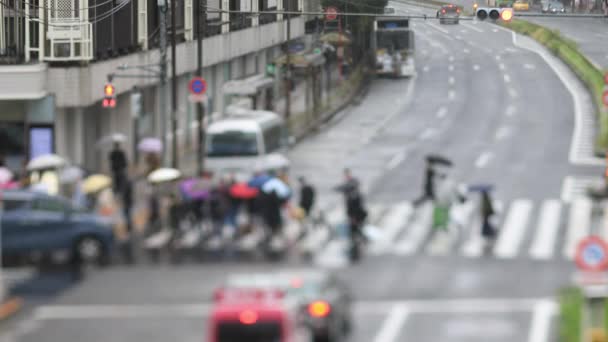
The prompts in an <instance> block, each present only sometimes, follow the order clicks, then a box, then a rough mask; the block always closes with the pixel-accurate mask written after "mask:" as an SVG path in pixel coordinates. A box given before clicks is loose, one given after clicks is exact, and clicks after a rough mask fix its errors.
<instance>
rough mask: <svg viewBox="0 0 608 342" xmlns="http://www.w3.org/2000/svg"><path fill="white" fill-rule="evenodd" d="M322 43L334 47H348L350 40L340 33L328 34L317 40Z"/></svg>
mask: <svg viewBox="0 0 608 342" xmlns="http://www.w3.org/2000/svg"><path fill="white" fill-rule="evenodd" d="M319 40H320V41H322V42H323V43H328V44H334V45H350V44H351V43H352V40H351V39H350V37H348V36H347V35H345V34H344V33H340V32H328V33H326V34H324V35H322V36H321V38H319Z"/></svg>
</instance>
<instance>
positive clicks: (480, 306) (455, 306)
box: [353, 298, 555, 315]
mask: <svg viewBox="0 0 608 342" xmlns="http://www.w3.org/2000/svg"><path fill="white" fill-rule="evenodd" d="M540 302H547V303H555V302H554V301H553V300H552V299H551V298H524V299H515V298H509V299H506V298H492V299H489V298H466V299H437V300H435V299H432V300H397V301H395V300H378V301H364V302H355V303H353V304H354V311H355V313H357V314H368V315H369V314H377V315H384V314H386V313H387V311H389V310H390V309H392V308H393V307H394V305H398V304H400V305H404V306H405V307H406V309H407V310H408V311H409V313H411V314H413V313H442V314H446V313H451V314H466V313H469V314H470V313H513V312H528V313H529V312H532V311H534V308H536V307H537V305H538V303H540Z"/></svg>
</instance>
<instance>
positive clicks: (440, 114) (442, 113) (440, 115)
mask: <svg viewBox="0 0 608 342" xmlns="http://www.w3.org/2000/svg"><path fill="white" fill-rule="evenodd" d="M447 114H448V107H445V106H442V107H440V108H439V110H437V118H439V119H441V118H443V117H445V116H446V115H447Z"/></svg>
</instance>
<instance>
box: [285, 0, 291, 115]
mask: <svg viewBox="0 0 608 342" xmlns="http://www.w3.org/2000/svg"><path fill="white" fill-rule="evenodd" d="M286 11H287V42H286V43H285V53H286V54H287V56H286V58H285V63H286V65H287V70H286V71H287V76H286V77H285V79H286V82H285V83H286V86H285V118H286V119H289V117H290V116H291V52H290V51H289V42H290V41H291V13H290V12H291V0H290V1H287V9H286Z"/></svg>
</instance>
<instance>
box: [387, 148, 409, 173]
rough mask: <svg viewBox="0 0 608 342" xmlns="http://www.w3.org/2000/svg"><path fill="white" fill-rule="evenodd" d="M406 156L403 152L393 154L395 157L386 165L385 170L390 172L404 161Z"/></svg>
mask: <svg viewBox="0 0 608 342" xmlns="http://www.w3.org/2000/svg"><path fill="white" fill-rule="evenodd" d="M405 157H406V154H405V151H402V152H399V153H397V154H395V156H394V157H393V158H392V159H391V160H390V161H389V162H388V164H386V168H387V169H388V170H392V169H394V168H396V167H397V166H399V164H401V163H402V162H403V161H404V160H405Z"/></svg>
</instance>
